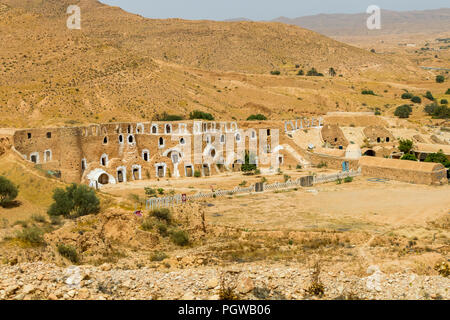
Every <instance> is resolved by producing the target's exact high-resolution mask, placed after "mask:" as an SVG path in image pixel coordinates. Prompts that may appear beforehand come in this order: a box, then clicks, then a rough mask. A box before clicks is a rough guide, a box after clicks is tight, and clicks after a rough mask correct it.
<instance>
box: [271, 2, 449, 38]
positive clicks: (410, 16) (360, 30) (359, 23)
mask: <svg viewBox="0 0 450 320" xmlns="http://www.w3.org/2000/svg"><path fill="white" fill-rule="evenodd" d="M368 17H369V14H367V13H357V14H318V15H313V16H305V17H299V18H294V19H290V18H286V17H279V18H276V19H274V20H272V21H274V22H282V23H286V24H292V25H296V26H300V27H302V28H306V29H309V30H313V31H316V32H318V33H321V34H324V35H327V36H362V35H385V34H411V33H436V32H446V31H449V30H450V9H449V8H443V9H436V10H424V11H390V10H381V29H380V30H369V29H368V28H367V25H366V21H367V18H368Z"/></svg>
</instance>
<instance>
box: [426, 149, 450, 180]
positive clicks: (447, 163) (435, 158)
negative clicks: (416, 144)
mask: <svg viewBox="0 0 450 320" xmlns="http://www.w3.org/2000/svg"><path fill="white" fill-rule="evenodd" d="M425 162H434V163H440V164H442V165H443V166H444V167H446V168H448V169H450V160H448V158H447V156H446V155H445V154H444V153H443V152H442V150H440V151H439V152H438V153H431V154H429V155H428V156H427V157H426V159H425ZM447 178H450V170H448V171H447Z"/></svg>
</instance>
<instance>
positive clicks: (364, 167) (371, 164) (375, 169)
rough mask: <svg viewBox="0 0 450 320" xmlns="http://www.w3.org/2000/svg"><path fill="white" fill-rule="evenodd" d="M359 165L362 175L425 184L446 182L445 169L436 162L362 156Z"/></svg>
mask: <svg viewBox="0 0 450 320" xmlns="http://www.w3.org/2000/svg"><path fill="white" fill-rule="evenodd" d="M359 165H360V166H361V172H362V174H363V175H364V176H369V177H374V178H383V179H390V180H397V181H403V182H408V183H413V184H427V185H439V184H445V183H447V182H448V180H447V169H446V168H445V167H444V166H442V165H440V164H436V163H419V162H412V161H410V162H409V161H405V160H394V159H382V158H371V157H362V158H361V159H360V161H359ZM424 165H427V168H425V169H424ZM427 169H429V170H427Z"/></svg>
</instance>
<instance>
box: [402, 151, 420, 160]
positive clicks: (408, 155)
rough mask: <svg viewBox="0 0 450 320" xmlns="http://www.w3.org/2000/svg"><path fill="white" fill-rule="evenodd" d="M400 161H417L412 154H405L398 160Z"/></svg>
mask: <svg viewBox="0 0 450 320" xmlns="http://www.w3.org/2000/svg"><path fill="white" fill-rule="evenodd" d="M400 160H408V161H417V157H416V156H415V155H414V154H411V153H407V154H404V155H403V157H401V158H400Z"/></svg>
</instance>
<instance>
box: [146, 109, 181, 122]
mask: <svg viewBox="0 0 450 320" xmlns="http://www.w3.org/2000/svg"><path fill="white" fill-rule="evenodd" d="M181 120H184V117H183V116H179V115H174V114H168V113H167V112H165V111H164V112H163V113H160V114H156V115H155V116H154V117H153V121H181Z"/></svg>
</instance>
